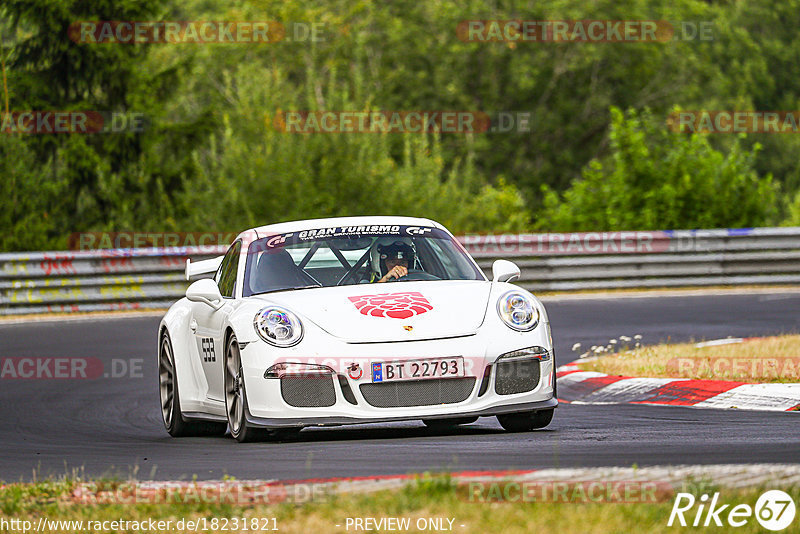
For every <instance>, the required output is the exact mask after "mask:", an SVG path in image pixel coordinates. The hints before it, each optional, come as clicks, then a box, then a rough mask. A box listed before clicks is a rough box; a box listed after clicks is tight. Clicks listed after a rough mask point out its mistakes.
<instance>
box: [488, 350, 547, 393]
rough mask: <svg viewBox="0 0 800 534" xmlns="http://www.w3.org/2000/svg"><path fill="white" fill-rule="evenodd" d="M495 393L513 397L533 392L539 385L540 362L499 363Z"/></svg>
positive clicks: (517, 361)
mask: <svg viewBox="0 0 800 534" xmlns="http://www.w3.org/2000/svg"><path fill="white" fill-rule="evenodd" d="M496 367H497V372H496V374H495V379H494V391H495V392H496V393H497V394H498V395H513V394H514V393H526V392H528V391H533V390H534V389H535V388H536V386H537V385H538V384H539V375H540V370H539V360H537V359H535V358H531V359H530V360H514V361H509V362H504V361H502V360H500V361H499V362H498V363H497V366H496Z"/></svg>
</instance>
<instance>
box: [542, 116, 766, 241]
mask: <svg viewBox="0 0 800 534" xmlns="http://www.w3.org/2000/svg"><path fill="white" fill-rule="evenodd" d="M609 139H610V154H609V155H608V156H606V157H605V158H603V159H602V160H593V161H592V162H591V163H589V165H587V166H586V167H585V168H584V169H583V171H582V173H581V177H580V178H579V179H577V180H575V181H574V182H573V184H572V185H571V186H570V187H569V189H568V190H567V191H566V192H564V194H563V195H561V196H560V195H558V194H557V193H556V192H554V191H553V190H551V189H549V188H547V187H544V188H543V194H544V207H543V209H542V210H541V212H539V213H537V216H538V217H539V218H538V220H537V225H538V227H539V229H540V230H546V231H578V230H623V229H624V230H656V229H678V228H719V227H732V228H741V227H748V226H758V225H764V224H769V223H771V222H772V221H773V220H774V216H775V206H776V196H777V186H776V185H775V184H773V181H772V177H771V176H770V175H767V176H765V177H759V176H758V174H757V173H756V171H755V170H754V163H755V158H756V155H757V153H758V150H759V149H760V146H759V145H758V144H756V145H754V148H753V149H752V151H749V152H747V151H745V150H743V149H742V147H741V146H740V144H739V140H738V139H737V141H736V142H735V143H734V144H733V146H732V147H731V149H730V151H729V152H728V153H727V154H723V153H721V152H719V151H717V150H715V149H714V148H712V147H711V146H710V145H709V142H708V139H707V138H706V136H704V135H697V134H692V135H686V134H680V133H675V132H672V131H670V130H669V129H668V128H667V127H666V124H665V123H663V122H658V121H656V120H655V119H654V117H653V116H652V115H651V114H650V113H649V112H648V111H646V110H645V111H644V112H642V113H637V112H636V111H634V110H629V111H628V112H627V113H623V112H622V111H621V110H620V109H618V108H615V107H612V108H611V126H610V132H609Z"/></svg>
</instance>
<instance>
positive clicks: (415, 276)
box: [387, 269, 441, 282]
mask: <svg viewBox="0 0 800 534" xmlns="http://www.w3.org/2000/svg"><path fill="white" fill-rule="evenodd" d="M418 280H441V278H439V277H438V276H435V275H432V274H431V273H426V272H425V271H420V270H418V269H409V270H408V274H407V275H405V276H401V277H400V278H389V279H388V280H387V282H416V281H418Z"/></svg>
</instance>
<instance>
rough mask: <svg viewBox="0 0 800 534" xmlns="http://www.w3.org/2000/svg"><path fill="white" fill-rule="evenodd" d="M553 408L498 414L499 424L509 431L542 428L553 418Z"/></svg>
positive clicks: (526, 430)
mask: <svg viewBox="0 0 800 534" xmlns="http://www.w3.org/2000/svg"><path fill="white" fill-rule="evenodd" d="M553 412H555V409H553V408H550V409H549V410H540V411H538V412H522V413H509V414H505V415H498V416H497V420H498V421H499V422H500V426H502V427H503V428H504V429H506V430H507V431H509V432H528V431H529V430H535V429H537V428H544V427H546V426H547V425H549V424H550V421H552V420H553Z"/></svg>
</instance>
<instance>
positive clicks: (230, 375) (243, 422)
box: [225, 335, 269, 443]
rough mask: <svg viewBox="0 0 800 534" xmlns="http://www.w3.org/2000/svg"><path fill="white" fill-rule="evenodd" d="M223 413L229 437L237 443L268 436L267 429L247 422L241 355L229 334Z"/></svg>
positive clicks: (234, 340) (258, 439)
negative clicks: (229, 432) (226, 419)
mask: <svg viewBox="0 0 800 534" xmlns="http://www.w3.org/2000/svg"><path fill="white" fill-rule="evenodd" d="M225 413H226V414H227V417H228V428H229V429H230V431H231V437H232V438H233V439H235V440H236V441H238V442H239V443H246V442H251V441H261V440H263V439H265V438H267V437H269V431H268V430H265V429H262V428H256V427H253V426H250V425H249V424H248V423H247V418H246V417H245V413H247V392H246V391H245V387H244V373H243V372H242V356H241V353H240V352H239V342H238V341H236V336H234V335H231V336H230V338H228V342H227V344H226V346H225Z"/></svg>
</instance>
